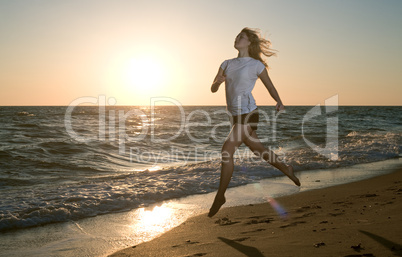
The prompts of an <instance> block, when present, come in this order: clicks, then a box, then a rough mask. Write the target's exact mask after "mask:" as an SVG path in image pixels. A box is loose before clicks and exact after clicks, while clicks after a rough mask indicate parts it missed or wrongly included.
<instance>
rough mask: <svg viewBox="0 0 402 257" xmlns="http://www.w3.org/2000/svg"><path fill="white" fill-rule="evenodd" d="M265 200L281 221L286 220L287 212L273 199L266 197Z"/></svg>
mask: <svg viewBox="0 0 402 257" xmlns="http://www.w3.org/2000/svg"><path fill="white" fill-rule="evenodd" d="M266 199H267V202H268V203H269V204H270V205H271V206H272V208H273V209H274V210H275V211H276V213H278V215H279V216H280V217H281V218H282V219H286V218H287V217H288V213H287V211H286V210H285V209H284V208H283V207H282V206H281V205H280V204H279V203H278V202H277V201H276V200H275V199H274V198H272V197H270V196H267V197H266Z"/></svg>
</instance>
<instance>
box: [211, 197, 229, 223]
mask: <svg viewBox="0 0 402 257" xmlns="http://www.w3.org/2000/svg"><path fill="white" fill-rule="evenodd" d="M225 202H226V199H225V197H224V196H223V197H218V196H216V197H215V200H214V203H213V204H212V207H211V209H209V213H208V217H210V218H211V217H213V216H214V215H215V214H216V213H217V212H218V211H219V209H220V208H221V206H222V205H223V204H224V203H225Z"/></svg>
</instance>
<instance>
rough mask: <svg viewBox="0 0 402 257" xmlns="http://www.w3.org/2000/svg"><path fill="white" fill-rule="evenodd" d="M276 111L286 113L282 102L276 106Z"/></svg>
mask: <svg viewBox="0 0 402 257" xmlns="http://www.w3.org/2000/svg"><path fill="white" fill-rule="evenodd" d="M276 110H277V111H278V112H281V111H284V110H285V106H283V104H282V102H278V103H277V104H276Z"/></svg>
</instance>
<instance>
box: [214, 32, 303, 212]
mask: <svg viewBox="0 0 402 257" xmlns="http://www.w3.org/2000/svg"><path fill="white" fill-rule="evenodd" d="M270 45H271V43H270V41H268V40H266V39H264V38H262V37H260V36H259V34H258V32H257V31H255V30H252V29H249V28H244V29H243V30H242V31H241V32H240V34H239V35H237V37H236V39H235V42H234V47H235V48H236V50H237V51H238V55H237V58H233V59H230V60H226V61H224V62H223V63H222V64H221V66H220V68H219V71H218V74H217V75H216V77H215V80H214V82H213V84H212V86H211V91H212V92H213V93H215V92H216V91H218V89H219V86H220V85H221V84H222V83H223V82H225V90H226V104H227V110H228V111H229V113H230V114H231V117H230V120H231V123H232V129H231V131H230V133H229V135H228V137H227V138H226V140H225V143H224V144H223V146H222V167H221V178H220V182H219V189H218V192H217V193H216V196H215V200H214V202H213V204H212V207H211V209H210V210H209V213H208V217H212V216H214V215H215V214H216V213H217V212H218V211H219V209H220V208H221V206H222V205H223V204H224V203H225V202H226V199H225V192H226V189H227V187H228V185H229V182H230V180H231V178H232V174H233V168H234V164H233V155H234V153H235V152H236V149H237V148H238V147H239V146H240V145H241V144H242V143H244V144H246V145H247V146H248V147H249V148H250V150H251V151H252V152H253V153H254V154H256V155H257V156H260V157H261V158H263V159H264V160H265V161H266V162H268V163H269V164H271V165H272V166H274V167H275V168H277V169H279V170H280V171H282V172H283V173H284V174H285V175H286V176H288V177H289V178H290V179H291V180H292V181H293V182H294V183H295V184H296V185H297V186H300V181H299V179H298V178H297V177H296V176H295V175H294V173H293V167H292V166H290V165H286V164H285V163H283V162H281V161H280V160H279V159H278V156H277V155H275V153H274V152H272V151H271V150H269V149H266V148H265V147H264V146H263V145H262V143H261V142H260V140H259V139H258V137H257V134H256V130H257V123H258V120H259V115H258V110H257V105H256V103H255V100H254V97H253V95H252V94H251V91H252V90H253V88H254V85H255V82H256V81H257V79H258V78H260V79H261V81H262V83H263V84H264V85H265V87H266V88H267V90H268V92H269V94H270V95H271V96H272V98H273V99H274V100H275V101H276V110H277V111H282V110H284V109H285V107H284V106H283V104H282V101H281V99H280V97H279V95H278V92H277V91H276V89H275V87H274V85H273V84H272V82H271V79H270V78H269V76H268V72H267V69H266V67H267V64H266V63H265V62H264V61H263V60H262V58H261V54H263V55H265V56H267V57H270V56H272V55H274V54H275V53H274V52H273V51H272V50H271V49H270Z"/></svg>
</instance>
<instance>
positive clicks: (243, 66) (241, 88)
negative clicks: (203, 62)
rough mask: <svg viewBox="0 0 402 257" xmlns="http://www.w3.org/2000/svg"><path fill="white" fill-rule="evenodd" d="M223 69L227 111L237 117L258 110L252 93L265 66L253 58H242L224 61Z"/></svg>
mask: <svg viewBox="0 0 402 257" xmlns="http://www.w3.org/2000/svg"><path fill="white" fill-rule="evenodd" d="M221 68H222V69H223V71H224V75H225V76H226V81H225V90H226V104H227V110H228V111H229V112H230V113H231V114H232V115H234V116H236V115H241V114H246V113H249V112H252V111H253V110H255V109H257V105H256V103H255V100H254V97H253V95H252V94H251V91H252V90H253V88H254V86H255V82H256V81H257V79H258V76H259V75H260V74H261V72H262V71H263V70H264V69H265V65H264V64H263V63H262V62H260V61H259V60H256V59H254V58H252V57H241V58H233V59H230V60H226V61H224V62H223V63H222V64H221Z"/></svg>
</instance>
